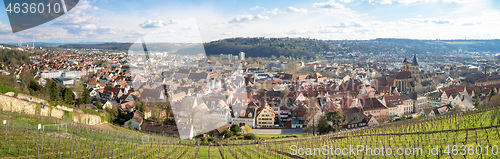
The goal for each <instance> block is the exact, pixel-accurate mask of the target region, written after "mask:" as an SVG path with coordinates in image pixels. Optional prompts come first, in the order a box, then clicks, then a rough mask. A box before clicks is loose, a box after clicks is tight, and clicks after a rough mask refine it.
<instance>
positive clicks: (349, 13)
mask: <svg viewBox="0 0 500 159" xmlns="http://www.w3.org/2000/svg"><path fill="white" fill-rule="evenodd" d="M192 18H195V21H196V24H197V26H196V27H191V28H188V29H191V30H192V29H195V28H198V30H199V32H200V33H199V35H201V37H200V38H201V41H203V42H208V41H214V40H219V39H225V38H232V37H304V38H314V39H324V40H344V39H346V40H356V39H358V40H368V39H375V38H409V39H498V38H500V37H498V35H500V30H498V29H496V28H497V27H498V26H500V1H495V0H330V1H325V0H313V1H286V0H277V1H270V2H269V1H260V0H257V1H236V0H232V1H210V2H206V1H198V0H193V1H173V0H168V1H130V0H126V1H117V0H93V1H88V0H82V1H80V2H79V4H78V5H77V6H76V7H75V8H74V9H73V10H71V11H70V12H68V13H67V14H66V15H63V16H61V17H60V18H58V19H56V20H53V21H50V22H48V23H46V24H43V25H41V26H38V27H35V28H32V29H29V30H26V31H22V32H19V33H16V34H13V33H12V31H11V28H10V26H9V21H8V17H7V15H6V14H5V12H1V13H0V39H1V40H0V42H1V43H17V42H20V41H23V42H24V43H26V42H31V41H32V40H33V39H34V40H35V42H46V43H59V42H62V43H80V42H134V41H137V40H138V39H140V38H141V37H142V36H143V35H145V34H147V33H149V32H152V31H154V30H155V29H157V28H161V27H164V26H175V25H176V24H178V22H182V21H184V20H189V19H192ZM177 33H178V34H177ZM173 34H176V35H175V36H176V37H184V36H182V35H183V33H182V29H181V30H180V31H179V32H174V33H173ZM199 40H200V39H195V40H192V39H189V38H185V39H183V38H178V42H199Z"/></svg>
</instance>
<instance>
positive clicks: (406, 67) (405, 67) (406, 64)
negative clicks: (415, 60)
mask: <svg viewBox="0 0 500 159" xmlns="http://www.w3.org/2000/svg"><path fill="white" fill-rule="evenodd" d="M410 65H411V64H410V63H409V62H408V59H407V58H406V57H405V59H404V60H403V68H402V69H401V71H410Z"/></svg>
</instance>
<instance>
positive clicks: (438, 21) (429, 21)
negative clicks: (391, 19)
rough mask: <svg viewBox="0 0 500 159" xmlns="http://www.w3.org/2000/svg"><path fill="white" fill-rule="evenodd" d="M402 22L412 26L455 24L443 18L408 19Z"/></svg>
mask: <svg viewBox="0 0 500 159" xmlns="http://www.w3.org/2000/svg"><path fill="white" fill-rule="evenodd" d="M402 22H406V23H411V24H418V23H421V24H453V22H452V21H451V20H449V19H442V18H407V19H404V20H402Z"/></svg>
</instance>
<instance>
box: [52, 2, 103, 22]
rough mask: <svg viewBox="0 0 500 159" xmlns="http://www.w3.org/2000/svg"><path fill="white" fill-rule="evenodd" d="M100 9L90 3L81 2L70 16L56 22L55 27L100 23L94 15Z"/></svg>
mask: <svg viewBox="0 0 500 159" xmlns="http://www.w3.org/2000/svg"><path fill="white" fill-rule="evenodd" d="M98 9H99V8H98V7H96V6H92V5H91V4H90V2H89V1H85V0H84V1H80V2H79V3H78V5H76V6H75V8H73V9H72V10H71V11H69V12H68V14H66V15H64V16H62V17H60V18H57V19H55V20H54V23H53V24H55V25H82V24H89V23H97V22H99V18H98V17H96V16H94V15H92V14H91V13H95V11H97V10H98Z"/></svg>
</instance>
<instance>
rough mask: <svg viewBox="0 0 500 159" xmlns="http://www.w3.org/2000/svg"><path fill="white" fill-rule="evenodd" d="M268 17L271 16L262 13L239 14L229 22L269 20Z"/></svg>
mask: <svg viewBox="0 0 500 159" xmlns="http://www.w3.org/2000/svg"><path fill="white" fill-rule="evenodd" d="M268 19H269V17H267V16H263V15H260V14H257V15H251V14H247V15H238V16H236V17H234V18H233V19H232V20H231V21H229V23H245V22H251V21H258V20H268Z"/></svg>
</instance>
